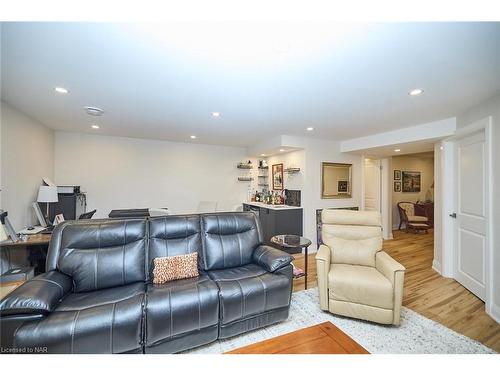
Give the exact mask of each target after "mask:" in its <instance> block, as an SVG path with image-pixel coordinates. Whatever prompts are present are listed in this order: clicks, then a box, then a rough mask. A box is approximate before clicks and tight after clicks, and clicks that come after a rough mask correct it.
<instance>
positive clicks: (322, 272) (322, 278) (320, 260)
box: [316, 245, 332, 311]
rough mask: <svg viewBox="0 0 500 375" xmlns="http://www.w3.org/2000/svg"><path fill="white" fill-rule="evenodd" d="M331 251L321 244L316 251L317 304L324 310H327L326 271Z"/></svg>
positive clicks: (327, 270) (328, 270) (328, 268)
mask: <svg viewBox="0 0 500 375" xmlns="http://www.w3.org/2000/svg"><path fill="white" fill-rule="evenodd" d="M331 253H332V252H331V250H330V248H329V247H328V246H326V245H321V246H320V247H319V249H318V252H317V253H316V274H317V279H318V294H319V306H320V308H321V310H325V311H328V272H330V263H331Z"/></svg>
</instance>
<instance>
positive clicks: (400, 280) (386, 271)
mask: <svg viewBox="0 0 500 375" xmlns="http://www.w3.org/2000/svg"><path fill="white" fill-rule="evenodd" d="M375 267H376V268H377V270H378V271H379V272H380V273H381V274H382V275H384V276H385V277H386V278H387V279H389V281H390V282H391V284H392V287H393V289H394V312H393V322H392V324H394V325H399V323H400V319H401V305H402V304H403V285H404V278H405V270H406V269H405V268H404V267H403V266H402V265H401V264H400V263H398V262H396V261H395V260H394V259H392V258H391V257H390V256H389V254H387V253H386V252H385V251H379V252H378V253H377V255H376V257H375Z"/></svg>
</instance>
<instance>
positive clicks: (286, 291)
mask: <svg viewBox="0 0 500 375" xmlns="http://www.w3.org/2000/svg"><path fill="white" fill-rule="evenodd" d="M208 274H209V276H210V278H212V279H213V280H214V281H215V282H216V283H217V285H218V287H219V290H220V292H219V299H220V305H221V313H220V315H221V322H222V324H227V323H231V322H234V321H237V320H240V319H245V318H247V317H251V316H254V315H258V314H261V313H264V312H267V311H270V310H274V309H277V308H280V307H285V306H288V305H289V304H290V287H291V284H290V280H289V278H288V277H287V276H285V275H283V274H281V273H269V272H266V271H265V270H264V269H263V268H262V267H260V266H258V265H256V264H247V265H246V266H241V267H235V268H228V269H225V270H217V271H210V272H209V273H208Z"/></svg>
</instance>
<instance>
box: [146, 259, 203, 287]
mask: <svg viewBox="0 0 500 375" xmlns="http://www.w3.org/2000/svg"><path fill="white" fill-rule="evenodd" d="M153 264H154V268H153V283H155V284H164V283H166V282H167V281H171V280H179V279H187V278H190V277H196V276H198V253H190V254H186V255H176V256H172V257H161V258H155V259H154V260H153Z"/></svg>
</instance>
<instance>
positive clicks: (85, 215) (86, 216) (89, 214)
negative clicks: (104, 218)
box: [78, 210, 97, 220]
mask: <svg viewBox="0 0 500 375" xmlns="http://www.w3.org/2000/svg"><path fill="white" fill-rule="evenodd" d="M96 211H97V210H92V211H89V212H85V213H83V214H81V215H80V217H79V218H78V219H79V220H81V219H92V216H94V214H95V212H96Z"/></svg>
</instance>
